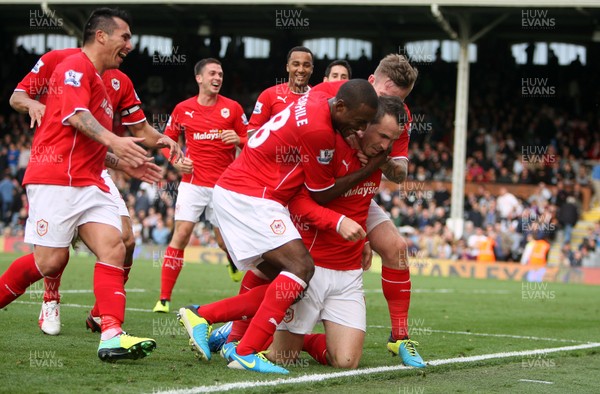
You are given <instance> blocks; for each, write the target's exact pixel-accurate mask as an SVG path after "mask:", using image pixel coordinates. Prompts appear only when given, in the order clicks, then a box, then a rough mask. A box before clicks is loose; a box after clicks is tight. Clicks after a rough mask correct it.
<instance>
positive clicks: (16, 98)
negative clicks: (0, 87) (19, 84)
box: [9, 91, 46, 129]
mask: <svg viewBox="0 0 600 394" xmlns="http://www.w3.org/2000/svg"><path fill="white" fill-rule="evenodd" d="M9 103H10V106H11V107H12V108H13V109H14V110H15V111H17V112H19V113H22V114H29V117H30V118H31V123H30V124H29V127H30V128H32V129H33V126H35V124H36V123H37V125H38V126H39V125H40V124H41V123H42V117H43V116H44V112H46V106H45V105H44V104H42V103H40V102H39V101H37V100H34V99H32V98H31V97H29V95H28V94H27V93H26V92H21V91H18V92H17V91H15V92H13V94H12V95H11V96H10V100H9Z"/></svg>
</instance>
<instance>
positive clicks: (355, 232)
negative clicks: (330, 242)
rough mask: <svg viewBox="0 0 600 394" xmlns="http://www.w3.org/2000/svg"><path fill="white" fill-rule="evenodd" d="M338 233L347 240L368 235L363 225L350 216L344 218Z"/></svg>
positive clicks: (355, 239)
mask: <svg viewBox="0 0 600 394" xmlns="http://www.w3.org/2000/svg"><path fill="white" fill-rule="evenodd" d="M338 233H339V234H340V235H341V236H342V238H344V239H345V240H346V241H358V240H359V239H363V238H364V237H366V236H367V233H365V230H364V229H363V228H362V227H361V225H360V224H358V223H356V222H355V221H354V220H352V219H350V218H349V217H345V218H344V219H342V223H340V229H339V230H338Z"/></svg>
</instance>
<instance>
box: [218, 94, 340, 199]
mask: <svg viewBox="0 0 600 394" xmlns="http://www.w3.org/2000/svg"><path fill="white" fill-rule="evenodd" d="M327 99H328V97H327V96H326V95H323V94H322V93H315V94H312V92H311V93H308V94H306V95H304V96H302V97H301V98H300V99H299V100H298V101H297V102H296V103H295V104H289V105H288V106H287V107H286V108H285V109H284V110H283V111H281V112H279V113H278V114H277V115H275V116H274V117H273V118H271V120H269V121H268V122H267V123H266V124H265V125H263V126H262V127H261V128H260V129H259V130H258V131H257V132H256V133H255V134H254V135H253V136H252V137H251V138H250V139H249V140H248V143H247V144H246V147H245V148H244V150H243V151H242V154H241V155H240V156H239V157H238V158H237V159H236V160H235V161H234V162H233V163H232V164H231V165H230V166H229V167H228V168H227V170H225V172H224V173H223V175H222V176H221V178H220V179H219V181H218V182H217V184H218V185H219V186H221V187H223V188H225V189H228V190H232V191H234V192H237V193H241V194H246V195H249V196H254V197H261V198H267V199H271V200H275V201H278V202H279V203H281V204H283V205H286V204H287V203H288V201H289V200H290V199H291V198H292V197H293V196H294V194H296V193H297V192H298V191H299V188H300V186H302V183H303V182H304V184H305V185H306V187H307V188H308V189H309V190H312V191H321V190H326V189H328V188H330V187H332V186H333V185H334V184H335V178H334V176H333V175H334V174H333V171H332V166H331V160H332V159H333V156H334V152H335V149H336V137H335V136H336V134H337V132H336V131H334V129H333V126H332V124H331V113H330V109H329V103H328V102H327ZM344 144H345V142H344Z"/></svg>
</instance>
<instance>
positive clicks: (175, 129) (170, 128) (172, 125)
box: [161, 105, 181, 158]
mask: <svg viewBox="0 0 600 394" xmlns="http://www.w3.org/2000/svg"><path fill="white" fill-rule="evenodd" d="M180 113H181V110H180V108H179V105H177V106H176V107H175V109H173V112H172V113H171V116H169V120H168V121H167V126H166V127H165V135H166V136H167V137H169V138H170V139H172V140H173V141H175V142H177V143H179V134H181V123H179V121H178V119H179V117H180ZM161 152H162V154H163V156H164V157H167V158H168V157H170V156H171V151H170V150H169V148H162V149H161Z"/></svg>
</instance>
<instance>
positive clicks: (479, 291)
mask: <svg viewBox="0 0 600 394" xmlns="http://www.w3.org/2000/svg"><path fill="white" fill-rule="evenodd" d="M364 292H365V293H368V294H370V293H383V290H381V289H364ZM411 293H427V294H448V293H458V294H513V293H514V292H513V291H509V290H488V289H475V290H457V289H412V290H411Z"/></svg>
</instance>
